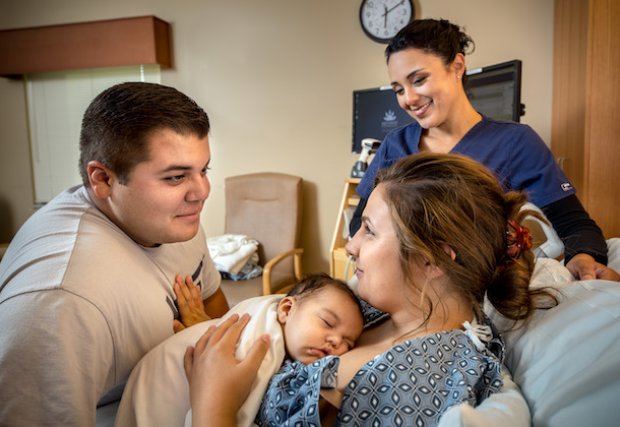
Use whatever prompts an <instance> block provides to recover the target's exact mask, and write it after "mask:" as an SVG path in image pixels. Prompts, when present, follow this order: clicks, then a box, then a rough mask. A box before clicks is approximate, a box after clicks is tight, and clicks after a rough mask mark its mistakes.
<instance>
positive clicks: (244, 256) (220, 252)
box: [207, 234, 258, 274]
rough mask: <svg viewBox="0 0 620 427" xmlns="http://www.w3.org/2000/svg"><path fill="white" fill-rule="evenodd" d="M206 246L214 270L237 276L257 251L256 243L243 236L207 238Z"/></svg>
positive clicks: (225, 235) (231, 235) (226, 235)
mask: <svg viewBox="0 0 620 427" xmlns="http://www.w3.org/2000/svg"><path fill="white" fill-rule="evenodd" d="M207 245H208V246H209V252H210V253H211V258H213V263H214V264H215V268H217V270H218V271H223V272H226V273H230V274H239V271H240V270H241V269H242V268H243V266H244V265H245V264H246V263H247V262H248V261H249V260H250V259H251V258H252V255H254V254H256V250H257V249H258V242H257V241H256V240H254V239H250V238H249V237H248V236H246V235H243V234H223V235H221V236H215V237H209V238H208V239H207Z"/></svg>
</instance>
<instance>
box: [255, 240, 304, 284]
mask: <svg viewBox="0 0 620 427" xmlns="http://www.w3.org/2000/svg"><path fill="white" fill-rule="evenodd" d="M303 253H304V250H303V249H301V248H294V249H291V250H288V251H285V252H282V253H281V254H278V255H276V256H275V257H273V258H271V259H270V260H269V261H267V263H266V264H265V266H264V267H263V295H270V294H273V293H274V292H273V290H272V289H271V269H272V268H273V267H275V266H276V265H277V264H279V263H280V262H282V261H283V260H285V259H286V258H288V257H290V256H293V268H294V271H295V280H301V255H302V254H303Z"/></svg>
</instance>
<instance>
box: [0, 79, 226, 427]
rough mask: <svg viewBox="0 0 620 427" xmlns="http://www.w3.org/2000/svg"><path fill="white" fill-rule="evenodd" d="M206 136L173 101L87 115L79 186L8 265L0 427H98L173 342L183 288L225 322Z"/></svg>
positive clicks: (52, 205)
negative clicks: (106, 406) (99, 410)
mask: <svg viewBox="0 0 620 427" xmlns="http://www.w3.org/2000/svg"><path fill="white" fill-rule="evenodd" d="M208 132H209V119H208V117H207V115H206V113H205V112H204V111H203V110H202V109H201V108H200V107H199V106H198V105H197V104H196V103H195V102H194V101H193V100H191V99H189V98H188V97H187V96H185V95H184V94H182V93H180V92H179V91H177V90H176V89H173V88H171V87H166V86H162V85H158V84H152V83H123V84H119V85H116V86H113V87H111V88H109V89H107V90H105V91H104V92H103V93H101V94H100V95H98V96H97V97H96V98H95V99H94V100H93V102H92V103H91V104H90V106H89V107H88V109H87V110H86V112H85V114H84V118H83V122H82V131H81V136H80V174H81V176H82V181H83V185H81V186H77V187H73V188H70V189H68V190H66V191H65V192H63V193H62V194H60V195H58V196H57V197H55V198H54V199H53V200H52V201H51V202H49V203H48V204H47V205H46V206H44V207H43V208H41V209H40V210H39V211H38V212H36V213H35V214H34V215H33V216H32V217H31V218H30V219H29V220H28V221H27V222H26V223H25V224H24V225H23V226H22V228H21V229H20V230H19V232H18V233H17V235H16V236H15V238H14V239H13V241H12V242H11V244H10V246H9V248H8V250H7V252H6V254H5V256H4V258H3V259H2V262H1V263H0V325H1V326H0V402H2V403H1V404H0V425H11V426H14V425H65V426H89V425H90V426H94V425H95V417H96V406H97V403H98V402H100V403H103V402H105V401H109V400H111V399H113V398H114V397H118V396H111V394H114V392H115V391H117V390H118V389H119V388H121V387H122V384H123V383H124V381H125V380H126V379H127V377H128V375H129V372H130V371H131V369H132V368H133V367H134V365H135V364H136V363H137V362H138V360H139V359H140V358H141V357H142V356H143V355H144V354H145V353H146V352H147V351H148V350H150V349H151V348H153V347H154V346H155V345H157V344H158V343H160V342H161V341H163V340H164V339H165V338H167V337H168V336H170V335H172V334H173V319H174V318H178V308H177V307H176V306H175V302H174V301H175V294H174V291H173V283H174V281H175V276H176V275H177V274H181V275H191V276H192V277H193V279H194V281H196V282H200V285H201V292H202V295H203V299H204V304H205V311H206V312H207V314H208V315H210V316H213V317H215V316H221V315H222V314H223V313H224V312H226V311H227V309H228V304H227V302H226V298H225V297H224V294H223V293H222V291H221V290H220V288H219V283H220V278H219V274H218V272H217V271H216V270H215V268H214V266H213V263H212V261H211V258H210V256H209V253H208V249H207V245H206V239H205V236H204V232H203V231H202V228H201V226H200V212H201V210H202V207H203V203H204V201H205V199H206V198H207V197H208V195H209V191H210V184H209V180H208V178H207V170H208V165H209V161H210V157H211V154H210V148H209V140H208ZM112 389H114V390H112Z"/></svg>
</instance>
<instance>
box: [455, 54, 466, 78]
mask: <svg viewBox="0 0 620 427" xmlns="http://www.w3.org/2000/svg"><path fill="white" fill-rule="evenodd" d="M452 68H453V69H454V73H455V74H456V78H457V79H461V78H462V77H463V74H465V55H463V54H462V53H457V54H456V56H455V57H454V61H452Z"/></svg>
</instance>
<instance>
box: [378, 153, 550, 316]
mask: <svg viewBox="0 0 620 427" xmlns="http://www.w3.org/2000/svg"><path fill="white" fill-rule="evenodd" d="M375 185H381V186H382V188H383V195H384V201H385V203H386V204H387V205H388V207H389V210H390V215H391V217H392V220H393V222H394V227H395V229H396V234H397V236H398V239H399V242H400V262H401V268H402V270H403V272H404V274H405V276H406V277H409V278H410V280H411V282H412V285H413V286H415V287H418V286H417V285H418V284H416V280H415V278H414V277H412V271H411V261H412V260H414V261H427V262H430V263H431V264H433V265H435V266H437V267H439V268H440V269H441V270H442V271H443V272H444V273H445V274H446V275H447V276H448V277H449V278H450V282H451V284H452V287H453V290H454V291H455V292H457V293H459V294H460V295H462V296H463V297H464V298H465V299H466V300H467V301H469V302H470V303H471V306H472V307H473V308H474V310H476V314H477V315H478V316H482V303H483V299H484V297H485V295H486V296H487V297H488V299H489V301H490V302H491V303H492V304H493V306H495V308H496V309H497V310H498V311H499V312H500V313H502V314H503V315H504V316H506V317H508V318H509V319H513V320H515V321H516V320H520V319H527V318H528V317H530V316H531V315H532V314H533V312H534V310H535V309H536V308H543V307H550V306H553V305H555V304H557V299H555V297H554V296H553V295H552V294H550V293H549V292H547V291H546V290H545V289H530V287H529V282H530V278H531V275H532V271H533V268H534V255H533V253H532V252H531V251H530V250H522V251H519V252H518V253H516V254H512V253H511V250H510V245H509V244H508V243H507V237H509V236H510V235H511V233H512V230H511V228H512V227H514V226H517V227H520V225H519V224H520V223H521V222H522V221H523V219H524V218H525V217H526V216H527V215H535V213H532V212H531V211H526V210H522V209H521V208H522V206H523V204H524V203H525V202H526V201H527V198H526V196H525V194H524V193H522V192H514V191H511V192H508V193H505V192H504V190H503V189H502V187H501V186H500V184H499V182H498V180H497V178H496V177H495V176H494V175H493V174H492V172H491V171H490V170H488V169H487V168H486V167H484V166H483V165H482V164H480V163H478V162H476V161H474V160H472V159H470V158H468V157H465V156H462V155H457V154H439V153H419V154H415V155H411V156H408V157H405V158H403V159H401V160H399V161H398V162H397V163H395V164H394V165H393V166H391V167H390V168H387V169H383V170H381V171H380V172H379V173H378V175H377V178H376V181H375ZM511 224H512V225H511ZM446 247H448V248H450V249H451V250H452V251H454V254H455V256H456V257H455V258H453V257H452V256H451V255H450V254H449V253H447V252H446ZM419 287H420V288H421V289H420V293H421V295H425V287H424V286H421V285H420V286H419ZM426 305H427V308H426V309H425V310H426V315H427V318H428V316H430V313H431V312H432V310H433V307H432V305H430V300H427V303H426Z"/></svg>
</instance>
